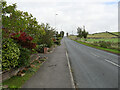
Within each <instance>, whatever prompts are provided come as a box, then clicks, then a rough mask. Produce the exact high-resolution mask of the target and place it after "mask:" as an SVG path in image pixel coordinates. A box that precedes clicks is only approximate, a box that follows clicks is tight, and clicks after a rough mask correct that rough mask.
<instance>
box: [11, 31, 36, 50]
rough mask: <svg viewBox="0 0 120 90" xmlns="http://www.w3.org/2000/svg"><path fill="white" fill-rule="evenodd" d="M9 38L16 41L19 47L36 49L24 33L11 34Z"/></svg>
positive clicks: (29, 37) (30, 38)
mask: <svg viewBox="0 0 120 90" xmlns="http://www.w3.org/2000/svg"><path fill="white" fill-rule="evenodd" d="M10 36H11V38H13V39H14V40H17V41H18V42H19V43H20V44H21V46H23V47H25V48H30V49H32V48H35V47H36V44H35V43H32V42H31V41H32V40H33V38H32V37H31V36H29V35H27V34H26V33H25V32H22V31H20V32H19V33H11V34H10Z"/></svg>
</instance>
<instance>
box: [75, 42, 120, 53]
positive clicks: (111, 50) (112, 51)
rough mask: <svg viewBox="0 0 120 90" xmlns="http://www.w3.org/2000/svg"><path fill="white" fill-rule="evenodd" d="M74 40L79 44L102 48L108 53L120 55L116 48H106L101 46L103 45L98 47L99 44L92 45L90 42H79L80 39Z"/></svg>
mask: <svg viewBox="0 0 120 90" xmlns="http://www.w3.org/2000/svg"><path fill="white" fill-rule="evenodd" d="M74 41H76V42H78V43H80V44H83V45H86V46H89V47H93V48H97V49H100V50H104V51H107V52H110V53H114V54H119V55H120V51H119V50H116V49H108V48H103V47H99V46H94V45H92V44H89V43H85V42H81V41H77V40H74Z"/></svg>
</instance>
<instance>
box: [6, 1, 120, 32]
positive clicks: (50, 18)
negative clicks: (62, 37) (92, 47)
mask: <svg viewBox="0 0 120 90" xmlns="http://www.w3.org/2000/svg"><path fill="white" fill-rule="evenodd" d="M13 3H17V9H18V10H21V11H25V12H29V13H31V14H32V15H33V16H34V17H36V18H37V21H38V22H39V24H40V23H49V24H50V26H52V27H56V29H57V31H59V32H60V31H61V30H63V31H64V32H65V33H67V32H68V33H69V34H72V32H73V34H77V27H81V28H83V26H85V29H86V31H88V32H89V33H90V34H92V33H98V32H105V31H109V32H117V31H118V0H7V4H8V5H10V4H13Z"/></svg>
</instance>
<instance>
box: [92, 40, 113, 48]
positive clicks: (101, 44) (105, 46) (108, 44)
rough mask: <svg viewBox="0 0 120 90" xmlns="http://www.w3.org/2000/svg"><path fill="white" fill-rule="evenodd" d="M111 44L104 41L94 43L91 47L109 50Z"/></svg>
mask: <svg viewBox="0 0 120 90" xmlns="http://www.w3.org/2000/svg"><path fill="white" fill-rule="evenodd" d="M111 44H112V43H111V42H106V41H99V42H94V43H93V45H95V46H100V47H103V48H111Z"/></svg>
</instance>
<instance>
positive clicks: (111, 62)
mask: <svg viewBox="0 0 120 90" xmlns="http://www.w3.org/2000/svg"><path fill="white" fill-rule="evenodd" d="M105 61H107V62H109V63H111V64H113V65H115V66H117V67H120V66H119V65H118V64H116V63H114V62H112V61H110V60H107V59H105Z"/></svg>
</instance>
